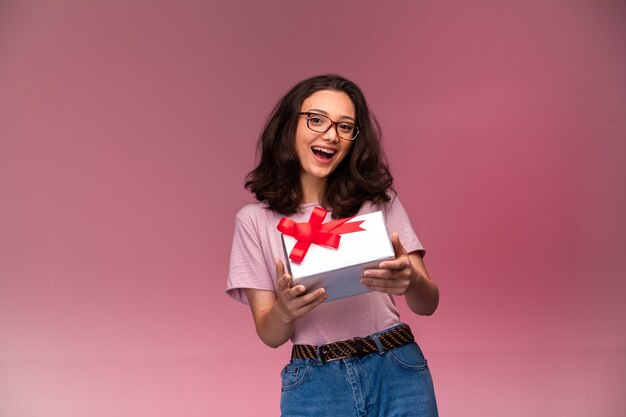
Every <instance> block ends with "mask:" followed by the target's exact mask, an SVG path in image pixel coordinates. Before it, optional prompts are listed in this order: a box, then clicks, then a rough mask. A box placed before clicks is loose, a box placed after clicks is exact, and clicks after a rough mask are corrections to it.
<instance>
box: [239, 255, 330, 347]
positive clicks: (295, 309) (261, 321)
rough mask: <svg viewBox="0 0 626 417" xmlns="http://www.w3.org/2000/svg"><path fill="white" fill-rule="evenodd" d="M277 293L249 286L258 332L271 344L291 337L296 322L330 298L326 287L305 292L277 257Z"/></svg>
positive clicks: (249, 299)
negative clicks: (295, 282) (325, 289)
mask: <svg viewBox="0 0 626 417" xmlns="http://www.w3.org/2000/svg"><path fill="white" fill-rule="evenodd" d="M275 263H276V292H274V291H269V290H257V289H253V288H246V295H247V297H248V302H249V304H250V309H251V310H252V316H253V317H254V324H255V327H256V331H257V334H258V335H259V337H260V338H261V340H262V341H263V343H265V344H266V345H268V346H271V347H278V346H280V345H282V344H283V343H285V342H286V341H288V340H289V339H290V338H291V334H292V333H293V329H294V327H295V322H296V319H297V318H298V317H302V316H304V315H305V314H307V313H308V312H309V311H311V310H313V309H314V308H315V307H317V306H318V305H320V304H321V303H322V302H323V301H324V300H326V299H327V298H328V294H326V291H324V289H323V288H320V289H317V290H315V291H312V292H310V293H308V294H305V292H306V289H305V288H304V286H302V285H296V286H294V285H293V281H292V280H291V276H289V274H287V273H285V266H284V265H283V263H282V261H281V260H280V259H276V261H275Z"/></svg>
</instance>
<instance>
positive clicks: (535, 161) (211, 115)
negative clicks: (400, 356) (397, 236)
mask: <svg viewBox="0 0 626 417" xmlns="http://www.w3.org/2000/svg"><path fill="white" fill-rule="evenodd" d="M624 39H626V3H624V2H623V1H570V2H562V1H551V0H549V1H544V0H542V1H539V0H531V1H524V2H522V1H506V2H488V1H477V2H465V1H456V2H453V1H443V2H432V1H428V2H427V1H420V2H413V1H405V2H401V1H390V2H379V1H346V2H330V1H318V2H314V3H311V2H299V1H269V2H268V1H264V2H255V1H247V2H241V1H239V2H236V1H235V2H225V1H224V2H209V1H181V2H175V1H165V0H160V1H147V0H141V1H122V0H115V1H105V0H102V1H89V2H84V1H69V0H67V1H63V0H50V1H18V0H8V1H7V0H5V1H3V2H2V3H0V415H1V416H3V417H39V416H40V417H74V416H76V417H84V416H132V417H144V416H145V417H160V416H163V417H170V416H252V415H254V416H275V415H277V414H278V402H279V390H280V381H279V372H280V369H281V367H282V365H283V364H284V362H285V361H286V360H287V358H288V355H289V346H283V347H281V348H279V349H276V350H272V349H270V348H268V347H266V346H264V345H263V344H262V343H261V342H260V341H259V340H258V338H257V336H256V334H255V331H254V326H253V323H252V318H251V315H250V313H249V310H248V307H246V306H244V305H240V304H238V303H236V302H235V301H232V300H230V299H229V298H227V297H226V295H225V294H224V287H225V280H226V274H227V265H228V255H229V250H230V243H231V234H232V229H233V219H234V215H235V213H236V211H237V210H238V209H239V208H240V207H241V206H242V205H243V204H245V203H246V202H248V201H251V199H252V198H251V195H249V194H248V193H247V192H246V191H245V190H244V189H243V187H242V183H243V179H244V176H245V174H246V173H247V172H248V171H249V170H250V169H251V168H252V167H253V164H254V146H255V142H256V138H257V135H258V133H259V130H260V128H261V127H262V124H263V121H264V120H265V117H266V116H267V114H268V112H269V110H270V108H271V107H272V106H273V104H274V103H275V102H276V100H277V99H278V98H279V97H280V96H281V95H282V94H283V93H284V92H285V91H286V90H287V89H288V88H289V87H290V86H291V85H292V84H294V83H295V82H296V81H298V80H300V79H302V78H304V77H308V76H310V75H313V74H317V73H321V72H331V71H332V72H338V73H340V74H344V75H345V76H347V77H349V78H352V79H353V80H354V81H356V82H357V83H359V84H360V85H361V87H362V88H363V89H364V91H365V93H366V95H367V97H368V99H369V101H370V103H371V105H372V107H373V110H374V112H375V113H376V115H377V116H378V118H379V119H380V121H381V123H382V125H383V129H384V142H385V147H386V150H387V153H388V156H389V159H390V161H391V166H392V170H393V173H394V175H395V178H396V183H397V188H398V190H399V192H400V196H401V199H402V200H403V202H404V204H405V206H406V208H407V210H408V211H409V213H410V215H411V217H412V219H413V223H414V226H415V228H416V230H417V232H418V235H419V236H420V238H421V240H422V241H423V243H424V244H425V245H426V246H427V248H428V251H429V252H428V255H427V257H426V261H427V264H428V267H429V270H430V272H431V274H432V276H433V278H434V279H435V280H436V281H437V282H438V284H439V286H440V289H441V294H442V299H441V305H440V307H439V310H438V311H437V313H436V314H435V315H434V316H433V317H416V316H412V315H410V314H408V311H407V309H406V307H405V306H404V302H403V301H401V302H400V304H401V308H402V311H403V313H404V316H403V317H404V319H405V321H407V322H408V323H409V324H411V326H412V327H413V328H414V329H415V331H416V333H417V335H418V338H419V340H420V343H421V345H422V347H423V349H424V351H425V352H426V354H427V356H428V358H429V361H430V364H431V369H432V372H433V376H434V380H435V385H436V392H437V395H438V399H439V407H440V410H441V414H442V416H466V417H467V416H469V417H472V416H509V417H514V416H520V417H522V416H524V417H528V416H585V417H586V416H592V415H593V416H603V417H611V416H615V417H618V416H620V417H621V416H624V415H626V397H624V395H623V393H624V387H625V386H626V332H625V331H624V327H625V326H624V321H625V318H626V303H624V296H625V294H626V280H625V278H626V276H625V273H624V269H625V267H626V263H625V261H624V259H625V256H624V253H623V252H624V250H625V249H626V240H625V237H624V234H625V232H626V222H625V221H624V213H626V192H625V191H626V168H625V166H626V123H625V120H626V117H625V115H626V82H625V80H626V77H625V76H624V74H626V49H625V48H624Z"/></svg>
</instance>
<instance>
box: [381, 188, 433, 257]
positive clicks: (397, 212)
mask: <svg viewBox="0 0 626 417" xmlns="http://www.w3.org/2000/svg"><path fill="white" fill-rule="evenodd" d="M385 220H386V222H387V230H388V231H389V233H390V234H391V233H393V232H397V233H398V237H399V238H400V243H402V245H403V246H404V248H405V249H406V251H407V252H408V253H411V252H420V253H421V255H422V256H424V255H425V254H426V250H425V249H424V247H423V246H422V244H421V242H420V241H419V239H418V238H417V235H416V234H415V231H414V230H413V226H412V224H411V220H410V219H409V216H408V214H407V213H406V210H405V209H404V206H403V205H402V203H400V200H399V199H398V197H395V196H394V197H392V200H391V201H390V202H389V203H388V205H387V207H386V210H385Z"/></svg>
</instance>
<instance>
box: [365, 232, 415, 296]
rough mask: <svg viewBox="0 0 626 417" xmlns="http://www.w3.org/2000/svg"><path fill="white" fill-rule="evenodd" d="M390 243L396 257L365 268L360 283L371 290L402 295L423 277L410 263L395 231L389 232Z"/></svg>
mask: <svg viewBox="0 0 626 417" xmlns="http://www.w3.org/2000/svg"><path fill="white" fill-rule="evenodd" d="M391 244H392V245H393V250H394V252H395V254H396V259H394V260H391V261H383V262H381V263H380V265H379V266H378V268H372V269H366V270H365V272H364V273H363V275H364V276H363V277H361V283H362V284H363V285H365V287H366V288H367V289H370V290H373V291H379V292H384V293H388V294H394V295H404V294H405V293H406V292H407V291H408V289H409V286H411V285H417V284H418V283H419V281H420V280H421V279H423V277H422V275H421V274H420V273H419V272H418V271H417V270H416V269H415V267H414V266H413V264H412V263H411V260H410V258H409V254H408V253H407V252H406V249H405V248H404V246H402V243H401V242H400V238H399V237H398V234H397V233H395V232H394V233H392V234H391Z"/></svg>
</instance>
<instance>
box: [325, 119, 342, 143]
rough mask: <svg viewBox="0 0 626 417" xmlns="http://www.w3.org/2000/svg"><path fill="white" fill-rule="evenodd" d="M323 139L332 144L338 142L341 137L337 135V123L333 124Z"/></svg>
mask: <svg viewBox="0 0 626 417" xmlns="http://www.w3.org/2000/svg"><path fill="white" fill-rule="evenodd" d="M322 139H325V140H328V141H330V142H338V141H339V135H338V134H337V123H335V122H332V124H331V125H330V128H329V129H328V130H327V131H326V133H324V135H323V136H322Z"/></svg>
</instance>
